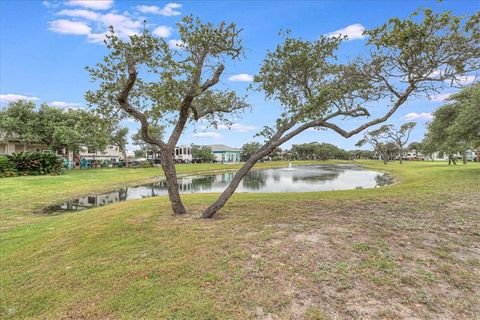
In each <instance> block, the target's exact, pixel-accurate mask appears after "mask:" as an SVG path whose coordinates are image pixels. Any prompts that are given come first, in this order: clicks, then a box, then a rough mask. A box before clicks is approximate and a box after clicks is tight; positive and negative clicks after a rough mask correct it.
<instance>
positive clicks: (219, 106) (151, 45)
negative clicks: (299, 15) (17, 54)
mask: <svg viewBox="0 0 480 320" xmlns="http://www.w3.org/2000/svg"><path fill="white" fill-rule="evenodd" d="M177 27H178V32H179V36H180V39H179V40H180V42H179V43H178V45H177V46H175V47H173V48H171V47H170V46H169V45H168V44H167V43H166V41H165V40H164V39H162V38H159V37H156V36H154V35H153V34H152V33H151V32H150V31H149V30H148V29H146V30H145V31H144V32H143V33H142V34H140V35H132V36H131V37H130V38H129V39H128V40H127V41H124V40H122V39H120V38H119V37H118V36H117V34H116V33H115V30H114V29H113V28H111V29H110V33H109V34H108V35H107V39H106V41H105V43H106V46H107V49H108V50H109V53H108V55H107V56H105V58H104V59H103V61H102V62H100V63H97V64H96V65H95V66H94V67H87V68H86V69H87V71H88V72H89V74H90V77H91V79H92V80H93V81H97V82H98V84H99V87H98V89H97V90H95V91H88V92H87V93H86V94H85V99H86V100H87V102H88V103H89V104H90V105H91V106H92V107H95V110H96V112H98V113H99V114H100V115H102V117H103V118H104V119H105V120H106V121H110V120H112V119H120V118H126V117H133V118H134V119H136V120H140V119H139V117H138V114H137V116H136V115H134V114H133V113H131V112H129V111H127V110H125V109H122V108H121V107H120V105H119V103H118V101H117V98H118V95H119V94H120V93H121V92H122V91H123V89H124V87H125V85H126V83H127V79H128V73H127V71H128V65H129V64H131V65H132V66H134V67H135V68H136V69H138V70H141V72H138V74H137V77H136V80H135V84H134V86H133V88H132V89H131V91H130V92H129V96H128V101H129V104H130V105H131V107H132V108H134V109H135V110H136V111H139V112H141V113H142V114H143V116H145V118H146V119H147V122H148V124H147V126H149V127H151V126H157V127H161V128H162V130H161V131H164V130H165V128H167V127H170V126H174V125H176V124H177V123H178V121H177V120H178V119H179V117H183V116H184V115H186V117H187V122H188V121H197V120H199V119H200V118H203V120H207V121H209V122H210V123H211V124H212V125H217V122H218V121H221V122H225V123H229V121H228V119H226V118H225V116H226V115H228V114H229V113H231V112H234V111H237V110H242V109H244V108H245V107H248V105H247V104H246V103H245V101H244V99H243V98H241V97H238V96H237V95H236V94H235V93H234V92H233V91H229V90H213V89H211V87H212V86H214V85H215V84H216V83H217V82H216V81H215V80H214V79H215V77H216V76H217V72H218V76H220V75H221V73H222V72H223V69H224V65H223V62H224V60H226V59H228V60H235V59H238V58H239V57H241V55H242V54H243V47H242V44H241V41H240V39H239V33H240V31H241V30H238V28H237V27H236V26H235V24H226V23H225V22H220V23H219V24H217V25H214V24H212V23H203V22H202V21H200V19H198V18H193V17H192V16H187V17H183V18H182V20H181V21H180V22H179V23H178V24H177ZM207 66H208V68H207ZM185 107H188V108H187V110H184V111H182V112H180V111H181V110H182V108H183V109H185ZM119 111H120V112H119ZM185 111H186V112H185ZM181 124H182V126H184V125H185V123H184V119H182V121H181ZM149 130H150V129H149ZM149 130H148V131H149ZM152 134H153V133H152ZM140 138H142V137H141V136H140Z"/></svg>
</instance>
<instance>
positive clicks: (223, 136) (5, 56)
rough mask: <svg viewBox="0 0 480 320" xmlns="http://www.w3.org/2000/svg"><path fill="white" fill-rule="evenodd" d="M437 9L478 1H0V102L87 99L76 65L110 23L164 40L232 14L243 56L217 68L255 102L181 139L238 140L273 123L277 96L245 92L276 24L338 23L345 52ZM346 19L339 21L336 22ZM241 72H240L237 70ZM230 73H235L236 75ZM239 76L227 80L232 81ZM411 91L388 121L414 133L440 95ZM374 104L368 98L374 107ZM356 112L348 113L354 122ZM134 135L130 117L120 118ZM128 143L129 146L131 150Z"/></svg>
mask: <svg viewBox="0 0 480 320" xmlns="http://www.w3.org/2000/svg"><path fill="white" fill-rule="evenodd" d="M425 6H428V7H431V8H433V9H435V10H437V11H443V10H452V11H453V12H454V13H456V14H471V13H473V12H475V11H477V10H479V9H480V4H479V2H478V1H443V2H441V3H437V2H436V1H383V2H382V1H243V2H242V1H181V2H175V3H174V2H170V3H169V2H160V1H119V0H116V1H112V0H105V1H93V0H91V1H5V0H2V1H0V39H1V45H0V94H1V99H0V101H1V102H0V103H1V106H5V105H6V103H7V102H8V101H12V100H14V99H18V98H20V97H26V98H29V99H32V100H33V101H35V102H36V103H38V104H40V103H43V102H46V103H49V104H51V105H54V106H56V107H59V108H65V107H68V106H71V107H78V106H82V105H85V101H84V98H83V96H84V93H85V92H86V91H87V90H88V89H94V88H95V84H93V83H91V82H90V81H89V76H88V74H87V72H86V71H85V69H84V67H85V66H87V65H94V64H95V63H96V62H98V61H100V60H101V59H102V57H103V56H104V55H105V54H106V49H105V48H104V46H103V43H102V42H101V39H102V37H103V33H104V32H105V30H106V27H107V26H108V25H109V24H114V26H115V27H116V29H117V30H120V31H121V32H123V33H124V34H125V35H127V34H131V33H135V32H140V31H141V28H143V23H142V21H143V19H144V18H145V19H146V20H147V21H148V27H149V29H151V30H152V31H154V30H156V33H157V35H158V36H162V37H164V38H165V39H166V40H167V41H172V42H174V41H175V40H176V39H178V34H177V31H176V27H175V23H176V22H178V21H179V20H180V19H181V17H182V16H184V15H189V14H193V15H195V16H199V17H200V18H201V19H202V20H204V21H211V22H219V21H222V20H225V21H227V22H234V23H236V24H237V25H238V26H239V27H240V28H243V29H244V31H243V32H242V39H243V42H244V45H245V47H246V57H245V58H244V59H242V60H241V61H238V62H235V63H229V64H228V65H227V68H226V70H225V73H224V75H223V76H222V86H225V87H228V88H230V89H233V90H236V91H237V92H238V93H239V94H247V95H248V101H249V102H250V103H251V104H252V106H253V109H252V110H251V111H249V112H246V113H244V114H243V115H242V116H241V118H240V119H236V120H235V125H234V126H233V128H231V129H230V130H228V129H224V128H220V129H218V130H213V129H211V128H207V129H204V128H200V127H197V130H196V131H194V130H193V128H189V129H187V130H186V131H185V133H184V135H183V136H182V138H181V140H180V143H182V144H189V143H197V144H213V143H223V144H227V145H231V146H235V147H240V146H241V145H242V144H243V143H245V142H248V141H252V140H254V138H253V136H254V134H255V133H256V132H257V131H258V130H259V129H260V128H262V127H263V126H264V125H271V124H273V123H274V120H275V118H276V116H277V115H278V113H279V110H280V109H279V105H278V103H276V102H275V101H265V99H264V97H263V95H262V94H261V93H257V92H252V91H246V88H247V87H248V85H249V82H248V80H249V78H250V76H251V75H254V74H255V73H256V72H257V71H258V69H259V66H260V63H261V61H262V59H263V57H264V56H265V53H266V51H267V50H269V49H270V50H271V49H274V48H275V46H276V45H277V44H278V43H280V41H281V38H280V37H279V36H278V32H279V31H280V30H282V29H283V30H285V29H290V30H291V31H292V34H293V35H294V36H298V37H301V38H303V39H307V40H314V39H316V38H318V36H320V35H322V34H328V33H331V32H335V31H337V30H340V29H343V30H344V31H342V32H343V33H344V34H349V35H350V40H349V41H347V42H345V44H344V45H343V46H342V49H341V51H340V54H341V56H343V57H347V58H348V57H349V58H353V57H354V56H355V55H356V54H358V53H360V52H362V49H363V44H364V41H365V40H364V39H362V37H361V36H360V34H361V30H362V28H367V29H368V28H372V27H375V26H378V25H380V24H382V23H384V22H386V21H387V20H388V19H389V18H391V17H393V16H396V17H400V18H405V17H407V16H408V15H409V14H410V13H411V12H412V11H414V10H415V9H417V8H418V7H425ZM344 28H347V29H344ZM239 75H240V76H239ZM235 76H236V77H235ZM235 79H236V80H243V81H232V80H235ZM452 92H455V89H448V88H447V89H445V92H444V95H438V96H435V97H432V100H428V99H424V100H413V99H412V100H410V101H409V102H408V103H406V104H405V105H404V106H402V108H401V109H400V110H399V111H397V113H396V114H395V115H394V116H393V117H392V118H391V119H390V120H389V121H388V122H387V123H393V124H396V125H400V124H402V123H404V122H405V121H407V120H406V119H409V117H406V116H407V115H410V118H413V119H414V121H416V122H418V125H417V128H416V129H415V131H414V132H413V134H412V141H415V140H421V139H422V137H423V133H424V131H425V122H426V121H428V118H429V116H430V113H431V112H432V111H434V110H435V108H436V107H438V106H439V105H441V104H442V98H444V97H445V96H446V95H447V94H448V93H452ZM381 108H382V105H381V103H379V104H378V106H376V109H377V111H378V112H381ZM359 123H360V122H359V121H358V120H351V121H346V123H345V126H346V127H347V128H354V127H356V126H357V125H358V124H359ZM124 124H125V125H126V126H128V127H129V128H130V132H131V133H132V134H133V133H134V132H135V131H136V130H137V128H138V124H136V123H134V122H130V121H127V122H125V123H124ZM359 139H360V136H359V135H357V136H355V137H352V138H350V139H344V138H342V137H340V136H338V135H337V134H335V133H333V132H329V131H306V132H304V133H302V134H301V135H299V136H297V137H295V138H294V139H292V140H291V141H289V142H288V143H286V144H285V145H284V146H282V147H284V148H286V147H290V146H291V145H292V144H295V143H303V142H313V141H318V142H329V143H333V144H336V145H338V146H339V147H342V148H345V149H354V148H355V147H354V145H355V143H356V141H358V140H359ZM133 148H134V147H132V146H130V149H133Z"/></svg>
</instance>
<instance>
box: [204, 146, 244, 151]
mask: <svg viewBox="0 0 480 320" xmlns="http://www.w3.org/2000/svg"><path fill="white" fill-rule="evenodd" d="M207 147H209V148H210V149H211V150H212V152H222V151H234V152H240V149H237V148H232V147H229V146H226V145H224V144H211V145H207Z"/></svg>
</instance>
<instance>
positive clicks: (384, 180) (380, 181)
mask: <svg viewBox="0 0 480 320" xmlns="http://www.w3.org/2000/svg"><path fill="white" fill-rule="evenodd" d="M375 182H376V183H377V185H376V187H384V186H388V185H389V184H392V183H393V177H392V176H390V175H389V174H388V173H384V174H377V175H376V176H375Z"/></svg>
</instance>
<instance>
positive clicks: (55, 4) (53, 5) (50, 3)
mask: <svg viewBox="0 0 480 320" xmlns="http://www.w3.org/2000/svg"><path fill="white" fill-rule="evenodd" d="M42 4H43V6H44V7H46V8H48V9H54V8H57V7H58V6H60V2H58V1H48V0H44V1H42Z"/></svg>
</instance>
